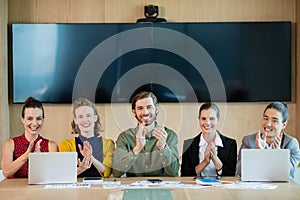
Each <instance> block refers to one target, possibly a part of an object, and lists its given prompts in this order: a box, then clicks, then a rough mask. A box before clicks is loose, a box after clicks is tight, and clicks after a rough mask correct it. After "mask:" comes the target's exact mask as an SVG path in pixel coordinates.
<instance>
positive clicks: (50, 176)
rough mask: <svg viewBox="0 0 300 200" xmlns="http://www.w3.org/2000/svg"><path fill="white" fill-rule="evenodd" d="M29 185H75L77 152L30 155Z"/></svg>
mask: <svg viewBox="0 0 300 200" xmlns="http://www.w3.org/2000/svg"><path fill="white" fill-rule="evenodd" d="M28 165H29V169H28V184H55V183H75V182H76V181H77V153H76V152H43V153H30V154H29V163H28Z"/></svg>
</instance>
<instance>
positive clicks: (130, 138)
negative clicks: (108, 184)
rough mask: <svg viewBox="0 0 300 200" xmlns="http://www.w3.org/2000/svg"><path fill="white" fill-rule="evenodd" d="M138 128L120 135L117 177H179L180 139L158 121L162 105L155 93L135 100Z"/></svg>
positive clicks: (142, 93) (116, 166)
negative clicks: (159, 108)
mask: <svg viewBox="0 0 300 200" xmlns="http://www.w3.org/2000/svg"><path fill="white" fill-rule="evenodd" d="M131 106H132V112H133V113H134V115H135V118H136V119H137V121H138V124H137V127H135V128H130V129H128V130H126V131H124V132H122V133H120V135H119V137H118V139H117V141H116V144H117V148H116V150H115V153H114V158H113V175H114V176H115V177H120V176H122V175H124V174H125V173H126V177H132V176H178V168H179V162H178V149H177V145H178V138H177V135H176V133H175V132H174V131H172V130H170V129H168V128H166V127H163V126H159V125H158V123H157V122H156V117H157V114H158V102H157V98H156V97H155V95H154V94H153V93H151V92H145V91H143V92H139V93H138V94H136V95H135V96H134V97H133V98H132V105H131Z"/></svg>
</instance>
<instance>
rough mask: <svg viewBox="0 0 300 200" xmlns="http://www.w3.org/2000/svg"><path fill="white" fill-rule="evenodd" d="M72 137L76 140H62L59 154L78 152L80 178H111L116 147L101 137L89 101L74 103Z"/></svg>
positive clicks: (95, 113)
mask: <svg viewBox="0 0 300 200" xmlns="http://www.w3.org/2000/svg"><path fill="white" fill-rule="evenodd" d="M73 117H74V119H73V121H72V123H71V126H72V134H75V137H74V138H72V139H70V140H63V141H62V142H61V144H60V145H59V151H61V152H66V151H76V152H77V154H78V165H77V175H78V177H100V176H102V177H108V176H109V175H110V174H111V165H112V159H113V153H114V150H115V144H114V142H113V140H111V139H105V138H104V137H103V136H101V133H102V130H101V125H100V120H99V115H98V113H97V110H96V108H95V105H94V104H93V103H92V102H91V101H89V100H88V99H86V98H78V99H76V100H75V101H74V102H73Z"/></svg>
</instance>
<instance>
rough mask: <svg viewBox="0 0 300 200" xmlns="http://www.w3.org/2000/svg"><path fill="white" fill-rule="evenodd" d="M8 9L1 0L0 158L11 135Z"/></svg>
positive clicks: (5, 3)
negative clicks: (3, 147)
mask: <svg viewBox="0 0 300 200" xmlns="http://www.w3.org/2000/svg"><path fill="white" fill-rule="evenodd" d="M7 10H8V4H7V0H0V145H1V146H0V160H1V158H2V144H3V143H4V140H5V139H6V138H9V136H10V135H9V131H10V130H9V106H8V84H7V79H8V76H7V31H6V30H7ZM0 168H1V166H0Z"/></svg>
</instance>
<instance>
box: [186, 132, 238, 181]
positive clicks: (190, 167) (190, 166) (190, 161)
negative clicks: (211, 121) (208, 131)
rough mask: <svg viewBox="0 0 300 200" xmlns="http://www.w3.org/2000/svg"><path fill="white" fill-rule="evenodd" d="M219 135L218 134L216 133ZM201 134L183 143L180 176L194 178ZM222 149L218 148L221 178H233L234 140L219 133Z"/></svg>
mask: <svg viewBox="0 0 300 200" xmlns="http://www.w3.org/2000/svg"><path fill="white" fill-rule="evenodd" d="M218 133H219V132H218ZM201 134H202V132H201V133H200V134H199V135H197V136H196V137H194V138H191V139H187V140H185V141H184V143H183V150H182V152H183V153H182V165H181V176H196V175H197V174H196V172H195V167H196V166H197V165H198V164H199V162H200V161H199V142H200V136H201ZM219 135H220V138H221V140H222V143H223V147H218V157H219V159H220V160H221V161H222V163H223V170H222V176H235V171H236V160H237V144H236V140H234V139H231V138H228V137H226V136H224V135H222V134H221V133H219Z"/></svg>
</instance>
